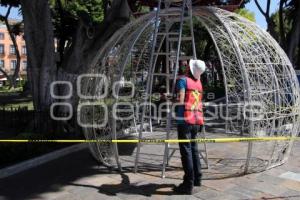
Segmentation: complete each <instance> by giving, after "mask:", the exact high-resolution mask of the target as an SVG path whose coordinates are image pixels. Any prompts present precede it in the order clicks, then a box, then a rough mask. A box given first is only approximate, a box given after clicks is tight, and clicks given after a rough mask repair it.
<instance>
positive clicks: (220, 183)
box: [203, 179, 236, 192]
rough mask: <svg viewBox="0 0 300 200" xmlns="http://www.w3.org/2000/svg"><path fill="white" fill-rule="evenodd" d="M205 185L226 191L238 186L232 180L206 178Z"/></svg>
mask: <svg viewBox="0 0 300 200" xmlns="http://www.w3.org/2000/svg"><path fill="white" fill-rule="evenodd" d="M203 185H205V186H207V187H210V188H213V189H215V190H218V191H222V192H224V191H226V190H228V189H230V188H233V187H235V186H236V184H233V183H232V182H231V180H228V179H223V180H204V181H203Z"/></svg>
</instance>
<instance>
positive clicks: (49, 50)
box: [21, 0, 57, 111]
mask: <svg viewBox="0 0 300 200" xmlns="http://www.w3.org/2000/svg"><path fill="white" fill-rule="evenodd" d="M21 7H22V13H23V18H24V35H25V41H26V46H27V49H28V54H27V60H28V61H27V62H28V69H27V73H28V80H29V81H30V85H31V90H32V95H33V103H34V108H35V110H36V111H47V110H49V108H50V105H51V103H52V102H53V99H52V98H51V96H50V85H51V83H52V82H53V81H54V80H55V79H56V71H57V70H56V64H55V52H54V33H53V25H52V19H51V14H50V8H49V4H48V0H22V1H21Z"/></svg>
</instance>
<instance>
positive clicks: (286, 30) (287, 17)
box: [271, 10, 292, 41]
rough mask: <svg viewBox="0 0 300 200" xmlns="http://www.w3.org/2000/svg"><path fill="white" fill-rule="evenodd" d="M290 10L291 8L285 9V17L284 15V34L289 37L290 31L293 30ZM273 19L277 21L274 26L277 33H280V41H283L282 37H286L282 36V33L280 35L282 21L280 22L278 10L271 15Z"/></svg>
mask: <svg viewBox="0 0 300 200" xmlns="http://www.w3.org/2000/svg"><path fill="white" fill-rule="evenodd" d="M289 14H290V11H289V10H283V17H284V20H283V23H284V24H283V26H284V28H283V32H284V36H285V37H287V35H288V33H289V32H290V31H291V29H292V20H291V18H290V15H289ZM271 19H272V20H273V22H274V23H275V27H274V30H275V32H276V34H277V35H278V37H279V41H282V39H284V38H281V35H280V25H279V24H280V22H279V11H276V12H275V13H273V14H272V15H271Z"/></svg>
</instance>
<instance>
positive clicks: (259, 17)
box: [246, 0, 279, 29]
mask: <svg viewBox="0 0 300 200" xmlns="http://www.w3.org/2000/svg"><path fill="white" fill-rule="evenodd" d="M258 2H259V3H260V5H261V7H262V9H263V10H264V11H265V10H266V4H267V1H266V0H259V1H258ZM278 3H279V0H271V6H270V13H274V12H275V11H276V10H277V9H278ZM246 8H247V9H248V10H250V11H252V12H254V13H255V18H256V23H257V24H258V25H259V26H260V27H262V28H264V29H267V23H266V20H265V17H264V16H263V15H262V14H261V13H260V12H259V10H258V8H257V6H256V4H255V2H254V0H251V1H250V3H248V4H246Z"/></svg>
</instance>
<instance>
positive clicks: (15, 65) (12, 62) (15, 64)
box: [10, 60, 17, 70]
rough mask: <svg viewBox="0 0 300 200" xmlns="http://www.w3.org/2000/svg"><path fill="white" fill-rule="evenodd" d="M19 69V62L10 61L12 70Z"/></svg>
mask: <svg viewBox="0 0 300 200" xmlns="http://www.w3.org/2000/svg"><path fill="white" fill-rule="evenodd" d="M16 67H17V60H11V61H10V69H11V70H15V69H16Z"/></svg>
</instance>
